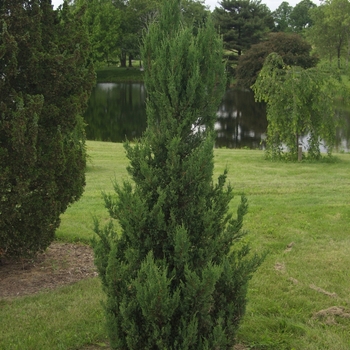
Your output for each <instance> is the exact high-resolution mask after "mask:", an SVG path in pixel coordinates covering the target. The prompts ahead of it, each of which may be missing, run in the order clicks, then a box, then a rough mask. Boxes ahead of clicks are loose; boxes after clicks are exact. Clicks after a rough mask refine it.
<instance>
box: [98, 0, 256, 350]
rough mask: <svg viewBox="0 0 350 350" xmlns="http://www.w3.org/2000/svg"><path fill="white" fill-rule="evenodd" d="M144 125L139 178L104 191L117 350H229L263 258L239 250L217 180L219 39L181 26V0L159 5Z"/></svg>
mask: <svg viewBox="0 0 350 350" xmlns="http://www.w3.org/2000/svg"><path fill="white" fill-rule="evenodd" d="M142 54H143V61H144V64H145V84H146V88H147V92H148V101H147V118H148V128H147V130H146V132H145V134H144V137H143V138H142V139H141V140H140V141H139V142H138V143H137V144H136V145H134V146H132V145H130V144H126V152H127V157H128V158H129V159H130V166H129V168H128V171H129V174H130V175H131V178H132V180H133V182H134V185H132V184H131V183H130V182H128V181H124V183H123V184H122V185H121V186H119V185H118V184H115V191H116V194H117V196H113V195H105V196H104V198H105V204H106V207H107V208H108V210H109V212H110V215H111V217H112V218H115V219H117V220H118V221H119V224H120V227H121V232H120V233H116V232H115V231H114V229H113V225H112V223H111V224H109V225H108V226H107V227H105V228H104V229H100V228H99V225H98V223H97V222H96V226H95V231H96V233H97V234H98V235H99V236H100V240H99V241H97V242H95V259H96V264H97V266H98V269H99V273H100V276H101V279H102V282H103V286H104V290H105V292H106V294H107V302H106V304H105V308H106V315H107V324H108V328H109V336H110V341H111V346H112V347H113V348H115V349H135V350H136V349H181V350H186V349H193V350H201V349H203V350H204V349H231V348H232V346H233V344H234V338H235V333H236V330H237V327H238V324H239V321H240V319H241V317H242V316H243V314H244V310H245V304H246V291H247V282H248V280H249V278H250V277H251V275H252V273H253V271H255V269H256V268H257V267H258V265H259V263H260V261H261V259H259V258H257V257H253V258H249V257H247V254H248V252H249V248H248V247H247V246H243V245H240V247H239V248H235V247H233V243H234V242H236V241H237V240H238V239H239V238H240V237H241V236H242V232H241V227H242V221H243V216H244V215H245V213H246V211H247V202H246V199H245V198H242V201H241V204H240V205H239V207H238V210H237V217H236V218H233V217H232V214H230V213H229V211H228V206H229V202H230V200H231V199H232V197H233V193H232V189H231V187H230V186H225V180H226V173H224V174H223V175H221V176H220V177H219V179H218V183H217V184H213V182H212V175H213V167H214V163H213V146H214V122H215V119H216V109H217V106H218V104H219V102H220V99H221V98H222V95H223V91H224V87H225V73H224V65H223V63H222V41H221V39H220V38H219V37H218V36H217V34H216V32H215V30H214V28H213V25H212V23H211V22H210V21H208V22H207V23H206V25H205V26H204V27H203V28H200V29H199V30H198V31H196V35H193V29H192V28H188V27H184V26H183V24H182V22H181V16H180V1H179V0H171V1H169V0H167V1H164V2H163V6H162V9H161V13H160V16H159V18H157V20H156V21H155V22H154V23H152V24H151V25H150V26H149V27H148V30H147V33H146V34H145V37H144V42H143V49H142Z"/></svg>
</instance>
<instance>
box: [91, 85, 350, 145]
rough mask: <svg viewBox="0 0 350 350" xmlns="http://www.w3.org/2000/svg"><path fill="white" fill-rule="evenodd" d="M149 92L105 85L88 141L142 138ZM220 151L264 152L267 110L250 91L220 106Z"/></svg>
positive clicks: (231, 93) (231, 94) (349, 136)
mask: <svg viewBox="0 0 350 350" xmlns="http://www.w3.org/2000/svg"><path fill="white" fill-rule="evenodd" d="M145 100H146V91H145V87H144V85H143V84H141V83H119V84H112V83H103V84H97V86H96V87H95V88H94V90H93V92H92V94H91V97H90V100H89V104H88V108H87V111H86V113H85V115H84V117H85V121H86V123H87V128H86V134H87V139H88V140H99V141H112V142H123V141H125V140H126V139H128V140H133V139H135V138H139V137H141V136H142V133H143V131H144V130H145V129H146V125H147V123H146V108H145V107H146V105H145ZM338 117H339V120H340V121H341V123H342V126H341V127H340V128H339V129H338V131H337V144H338V147H337V148H338V150H345V151H348V150H349V149H350V144H349V140H350V113H349V111H347V110H342V109H340V110H339V112H338ZM215 129H216V131H217V138H216V147H227V148H243V147H247V148H254V149H256V148H263V147H264V140H265V132H266V129H267V120H266V109H265V105H264V104H263V103H256V102H255V101H254V96H253V93H252V92H250V91H241V90H234V89H231V90H227V91H226V93H225V96H224V98H223V100H222V103H221V105H220V106H219V109H218V113H217V122H216V123H215Z"/></svg>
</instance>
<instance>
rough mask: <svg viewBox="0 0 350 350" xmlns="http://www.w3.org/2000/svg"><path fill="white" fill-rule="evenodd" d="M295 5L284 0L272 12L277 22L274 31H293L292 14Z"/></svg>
mask: <svg viewBox="0 0 350 350" xmlns="http://www.w3.org/2000/svg"><path fill="white" fill-rule="evenodd" d="M292 11H293V7H292V6H290V5H289V3H288V2H287V1H283V2H282V3H281V5H280V6H278V8H277V9H276V10H275V11H273V12H272V16H273V20H274V22H275V28H274V31H276V32H291V31H292V25H291V19H290V15H291V13H292Z"/></svg>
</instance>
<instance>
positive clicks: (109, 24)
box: [72, 0, 122, 64]
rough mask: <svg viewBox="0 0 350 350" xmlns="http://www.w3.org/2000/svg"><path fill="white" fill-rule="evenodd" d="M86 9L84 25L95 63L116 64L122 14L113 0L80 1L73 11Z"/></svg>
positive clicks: (75, 3) (73, 6) (73, 7)
mask: <svg viewBox="0 0 350 350" xmlns="http://www.w3.org/2000/svg"><path fill="white" fill-rule="evenodd" d="M81 7H83V8H85V14H84V17H83V19H84V24H85V26H86V28H87V30H88V32H89V38H90V43H91V53H92V57H93V60H94V62H95V63H97V64H98V63H100V64H101V63H107V64H109V63H110V62H116V61H117V60H118V55H119V52H120V50H119V46H118V40H119V38H120V35H121V33H120V25H121V17H122V16H121V12H120V11H119V10H118V9H117V8H116V7H115V6H114V5H113V2H112V0H78V1H75V2H74V4H73V5H72V10H73V11H75V10H76V9H79V8H81Z"/></svg>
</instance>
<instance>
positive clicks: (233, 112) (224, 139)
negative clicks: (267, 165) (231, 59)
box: [215, 89, 267, 148]
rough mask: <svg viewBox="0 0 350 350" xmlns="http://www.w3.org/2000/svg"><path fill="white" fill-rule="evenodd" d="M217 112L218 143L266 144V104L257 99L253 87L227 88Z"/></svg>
mask: <svg viewBox="0 0 350 350" xmlns="http://www.w3.org/2000/svg"><path fill="white" fill-rule="evenodd" d="M217 115H218V119H217V122H216V123H215V129H216V131H217V139H216V146H217V147H227V148H243V147H248V148H262V147H263V140H264V139H265V132H266V128H267V120H266V108H265V104H263V103H256V102H255V101H254V95H253V94H252V93H251V92H250V91H242V90H233V89H231V90H227V91H226V93H225V95H224V98H223V100H222V103H221V105H220V107H219V110H218V113H217Z"/></svg>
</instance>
